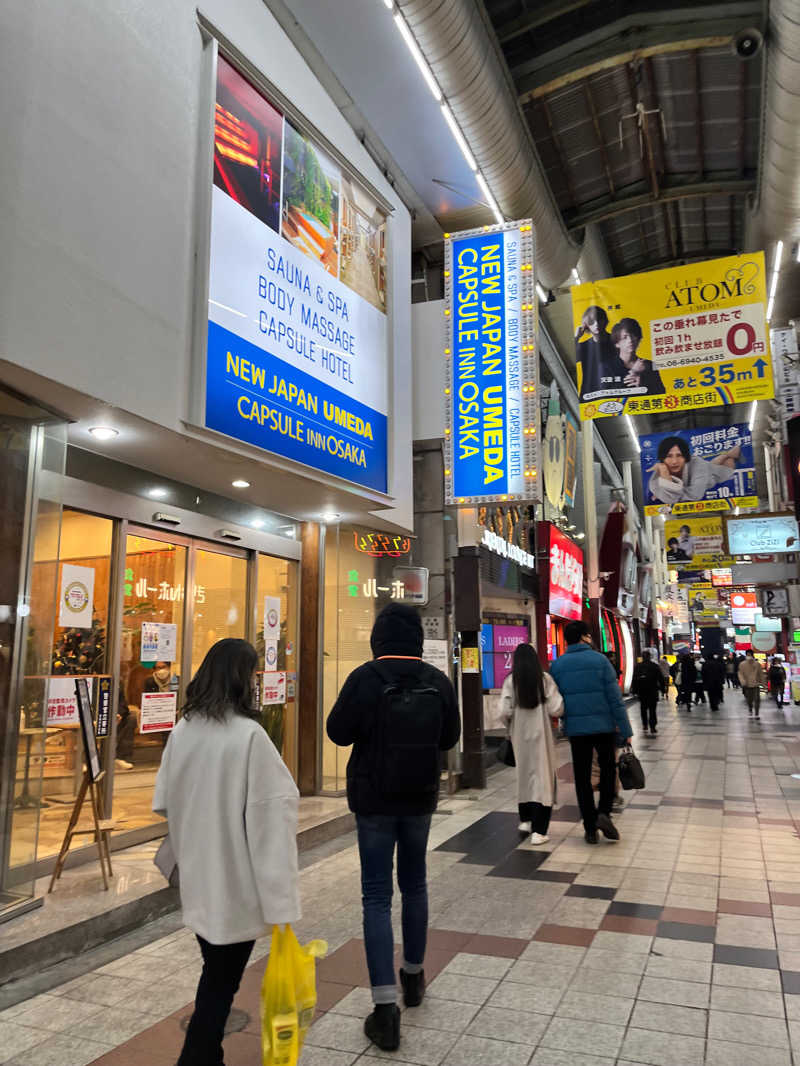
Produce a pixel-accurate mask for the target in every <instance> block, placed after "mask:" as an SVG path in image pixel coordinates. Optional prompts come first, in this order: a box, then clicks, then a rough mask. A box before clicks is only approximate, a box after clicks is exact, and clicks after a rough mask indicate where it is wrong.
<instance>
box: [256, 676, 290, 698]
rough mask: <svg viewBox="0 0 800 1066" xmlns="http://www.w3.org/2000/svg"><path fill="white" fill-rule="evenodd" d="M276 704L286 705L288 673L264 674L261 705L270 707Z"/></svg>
mask: <svg viewBox="0 0 800 1066" xmlns="http://www.w3.org/2000/svg"><path fill="white" fill-rule="evenodd" d="M274 703H286V673H285V671H278V672H275V673H271V674H264V676H263V680H262V682H261V705H262V706H263V707H267V706H270V705H271V704H274Z"/></svg>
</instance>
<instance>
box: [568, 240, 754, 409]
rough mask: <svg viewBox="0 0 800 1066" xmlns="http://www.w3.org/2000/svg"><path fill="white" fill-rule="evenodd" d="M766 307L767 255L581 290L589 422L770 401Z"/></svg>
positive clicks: (578, 320) (576, 320) (578, 310)
mask: <svg viewBox="0 0 800 1066" xmlns="http://www.w3.org/2000/svg"><path fill="white" fill-rule="evenodd" d="M765 305H766V282H765V273H764V253H763V252H752V253H750V254H749V255H741V256H729V257H727V258H725V259H712V260H707V261H705V262H702V263H692V264H690V265H688V266H680V267H670V268H668V269H666V270H653V271H648V272H647V273H645V274H630V275H628V276H626V277H621V278H607V279H605V280H603V281H596V282H587V283H585V284H583V285H576V286H574V287H573V289H572V315H573V325H574V327H575V344H576V358H577V365H578V391H579V393H580V401H581V418H582V419H583V420H590V419H593V418H605V417H609V416H614V415H619V414H622V412H623V411H624V412H625V413H626V414H630V415H638V414H651V413H654V412H660V411H667V412H670V411H674V412H676V413H677V412H683V411H687V410H694V411H696V410H698V409H701V408H705V407H716V406H718V405H720V404H731V403H750V402H752V401H754V400H764V399H769V398H770V397H772V396H773V395H774V385H773V377H772V362H771V359H770V350H769V339H768V335H767V323H766V318H765Z"/></svg>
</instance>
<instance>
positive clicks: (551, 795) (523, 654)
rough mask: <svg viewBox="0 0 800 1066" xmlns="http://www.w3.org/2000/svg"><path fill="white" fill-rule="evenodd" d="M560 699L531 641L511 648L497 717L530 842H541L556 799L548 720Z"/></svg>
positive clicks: (560, 705)
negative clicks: (505, 733) (504, 730)
mask: <svg viewBox="0 0 800 1066" xmlns="http://www.w3.org/2000/svg"><path fill="white" fill-rule="evenodd" d="M563 709H564V701H563V699H562V698H561V693H560V692H559V691H558V688H557V687H556V683H555V681H553V679H552V677H550V675H549V674H546V673H545V672H544V671H543V670H542V666H541V663H540V662H539V656H538V655H537V654H536V651H535V650H534V649H533V648H532V647H531V645H530V644H518V645H517V647H516V648H515V649H514V660H513V666H512V670H511V673H510V674H509V675H508V677H507V678H506V679H505V681H504V682H503V690H502V694H501V712H500V717H501V720H502V721H503V723H504V724H505V725H506V726H507V727H508V728H509V733H510V736H511V743H512V745H513V747H514V758H515V761H516V764H517V802H518V804H519V822H520V825H519V831H520V832H521V833H530V834H531V844H546V843H547V841H548V840H549V839H550V837H549V836H548V835H547V830H548V828H549V827H550V815H551V814H552V811H553V804H554V803H555V799H556V745H555V741H554V739H553V727H552V723H551V720H552V719H553V718H560V717H561V713H562V711H563Z"/></svg>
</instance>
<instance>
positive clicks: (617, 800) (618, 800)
mask: <svg viewBox="0 0 800 1066" xmlns="http://www.w3.org/2000/svg"><path fill="white" fill-rule="evenodd" d="M624 806H625V804H624V803H623V801H622V796H615V797H614V798H613V800H612V801H611V809H612V811H621V810H622V809H623V808H624Z"/></svg>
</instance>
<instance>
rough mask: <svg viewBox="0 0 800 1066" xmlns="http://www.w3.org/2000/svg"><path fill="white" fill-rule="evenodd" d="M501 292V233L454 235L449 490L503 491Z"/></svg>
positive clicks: (505, 455)
mask: <svg viewBox="0 0 800 1066" xmlns="http://www.w3.org/2000/svg"><path fill="white" fill-rule="evenodd" d="M505 294H506V263H505V242H504V234H503V233H486V234H481V235H478V236H473V237H464V238H460V239H454V240H453V315H452V318H453V348H452V350H453V413H454V418H453V434H454V436H453V494H454V495H455V496H481V495H485V494H487V493H489V494H495V493H506V492H508V452H507V446H506V421H507V405H506V309H505ZM517 339H518V338H517Z"/></svg>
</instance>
